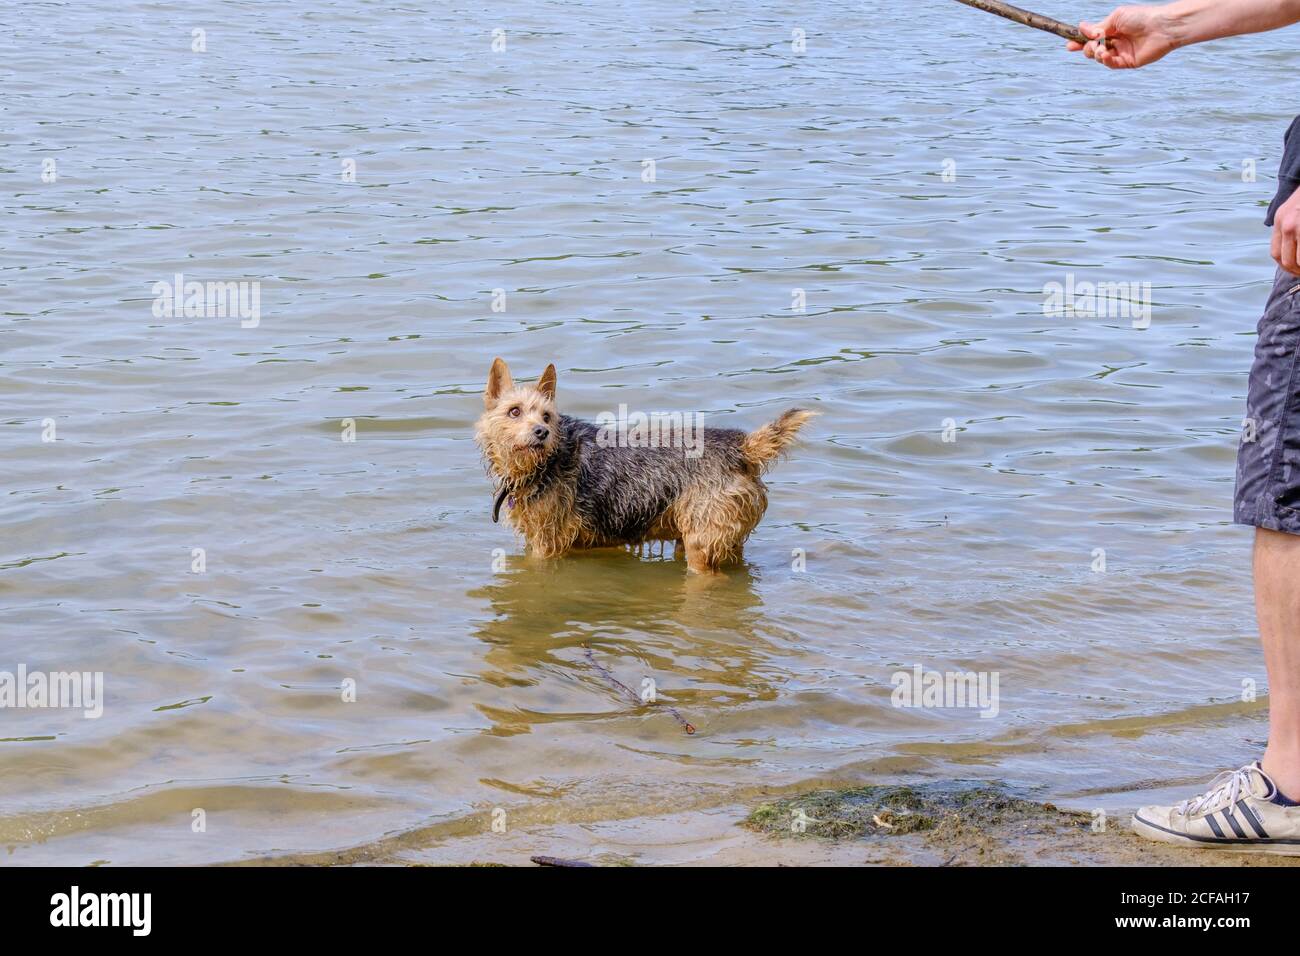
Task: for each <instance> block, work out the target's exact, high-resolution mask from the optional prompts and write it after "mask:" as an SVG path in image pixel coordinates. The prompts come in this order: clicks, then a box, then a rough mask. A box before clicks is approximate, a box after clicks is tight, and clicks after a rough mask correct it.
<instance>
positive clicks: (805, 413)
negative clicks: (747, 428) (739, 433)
mask: <svg viewBox="0 0 1300 956" xmlns="http://www.w3.org/2000/svg"><path fill="white" fill-rule="evenodd" d="M816 414H817V413H816V412H814V411H809V410H808V409H806V408H792V409H790V410H789V411H788V412H785V413H784V414H783V415H781V417H780V418H778V419H777V420H776V421H774V422H768V423H767V424H766V425H760V426H759V427H758V428H755V429H754V430H753V431H752V432H750V433H749V434H748V435H746V436H745V440H744V441H742V442H741V443H740V453H741V454H742V455H744V456H745V460H746V461H748V462H750V463H751V464H753V465H756V466H757V467H759V468H762V469H766V468H767V467H768V466H769V465H770V464H771V463H772V462H773V461H775V460H776V459H777V458H778V457H780V455H781V453H782V452H784V451H785V450H786V448H788V447H789V446H790V444H791V443H792V442H794V439H795V436H796V435H797V434H798V432H799V429H800V428H802V427H803V426H804V425H806V424H807V423H808V420H809V419H810V418H812V417H813V416H814V415H816Z"/></svg>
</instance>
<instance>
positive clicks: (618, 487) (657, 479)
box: [560, 415, 757, 544]
mask: <svg viewBox="0 0 1300 956" xmlns="http://www.w3.org/2000/svg"><path fill="white" fill-rule="evenodd" d="M560 420H561V422H562V430H561V439H560V441H561V443H562V447H565V446H570V445H571V446H572V447H574V448H578V449H579V458H580V462H581V466H580V468H579V469H578V474H577V479H578V493H577V497H576V501H575V503H576V505H577V510H578V513H579V514H580V515H581V516H582V518H583V521H584V524H587V525H588V526H589V527H591V528H592V529H593V530H595V531H596V533H597V534H599V535H600V536H601V537H604V538H608V539H610V540H617V541H619V542H621V543H626V544H635V543H637V542H639V541H644V540H647V538H648V537H649V532H650V530H651V529H652V528H653V527H654V525H655V522H656V521H657V520H658V519H659V517H660V516H661V515H662V514H663V513H664V512H665V511H667V510H668V507H669V506H670V505H671V504H672V503H673V502H674V501H676V500H677V499H678V498H680V497H681V495H682V492H683V491H685V490H686V488H687V486H688V485H690V484H692V483H697V482H698V483H701V484H712V485H717V484H722V483H723V481H724V479H725V477H726V475H728V474H733V473H738V472H739V473H750V474H754V475H755V476H756V475H757V472H756V470H755V466H754V464H753V463H752V462H750V461H748V460H747V459H746V458H745V456H744V455H743V454H741V445H742V444H743V443H744V441H745V437H746V436H745V432H742V431H740V430H739V429H736V428H705V429H702V430H701V431H702V434H703V440H702V443H701V449H702V454H701V455H700V456H699V457H698V458H689V457H687V456H686V454H685V453H684V451H683V449H682V447H681V443H680V438H681V436H679V435H676V434H672V433H670V432H669V430H668V429H666V428H665V430H664V433H665V437H666V438H668V439H669V441H668V443H667V444H668V447H660V448H619V447H601V446H600V445H599V444H598V443H597V436H598V434H599V432H600V429H599V428H597V427H596V426H595V425H593V424H591V423H590V422H584V421H581V420H579V419H576V418H571V417H570V416H568V415H563V416H561V419H560Z"/></svg>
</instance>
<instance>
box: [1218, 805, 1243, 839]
mask: <svg viewBox="0 0 1300 956" xmlns="http://www.w3.org/2000/svg"><path fill="white" fill-rule="evenodd" d="M1219 812H1220V813H1222V814H1223V819H1225V820H1227V821H1228V826H1230V827H1232V832H1233V833H1235V834H1237V836H1239V837H1245V835H1246V831H1245V830H1243V829H1242V828H1241V824H1240V823H1238V822H1237V818H1236V817H1234V816H1233V815H1232V809H1231V808H1230V807H1224V808H1223V809H1222V810H1220V811H1219Z"/></svg>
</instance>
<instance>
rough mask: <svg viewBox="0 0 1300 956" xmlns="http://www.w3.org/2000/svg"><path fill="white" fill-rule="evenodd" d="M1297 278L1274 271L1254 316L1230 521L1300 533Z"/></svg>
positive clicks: (1299, 313) (1299, 312)
mask: <svg viewBox="0 0 1300 956" xmlns="http://www.w3.org/2000/svg"><path fill="white" fill-rule="evenodd" d="M1298 356H1300V277H1298V276H1293V275H1291V273H1289V272H1285V271H1284V270H1282V269H1280V268H1279V269H1278V270H1277V277H1276V278H1275V279H1274V280H1273V291H1272V292H1270V293H1269V296H1268V304H1267V306H1265V308H1264V317H1263V318H1262V319H1260V320H1259V338H1258V339H1256V341H1255V364H1254V365H1253V366H1252V367H1251V369H1250V383H1249V385H1248V386H1247V389H1246V419H1245V421H1244V422H1243V423H1242V432H1241V444H1240V445H1239V446H1238V449H1237V494H1236V498H1235V500H1234V502H1233V515H1232V520H1233V521H1235V522H1237V523H1238V524H1253V525H1255V527H1257V528H1270V529H1272V530H1273V531H1285V532H1287V533H1288V534H1300V372H1298V371H1297V361H1296V360H1297V357H1298Z"/></svg>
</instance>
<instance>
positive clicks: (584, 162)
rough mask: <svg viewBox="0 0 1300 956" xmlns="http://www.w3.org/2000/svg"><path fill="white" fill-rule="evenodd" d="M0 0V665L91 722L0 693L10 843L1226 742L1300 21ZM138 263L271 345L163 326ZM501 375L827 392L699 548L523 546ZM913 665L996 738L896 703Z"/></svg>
mask: <svg viewBox="0 0 1300 956" xmlns="http://www.w3.org/2000/svg"><path fill="white" fill-rule="evenodd" d="M900 11H901V12H900ZM10 12H11V13H13V14H14V16H13V17H12V18H10V20H9V23H8V25H7V26H6V28H5V30H4V31H3V34H2V35H0V80H2V83H3V88H4V91H5V92H4V96H3V99H2V100H0V118H2V121H0V138H2V139H3V146H4V148H3V151H2V152H0V184H2V188H3V194H4V205H3V216H2V217H0V247H2V248H3V261H2V262H0V287H2V288H3V293H4V305H3V316H2V317H0V461H2V462H3V472H2V473H0V502H2V505H0V507H2V509H3V510H2V511H0V522H2V523H0V528H2V529H3V530H2V532H0V652H2V653H0V670H3V671H8V672H16V670H17V669H18V668H19V667H20V666H22V667H25V668H26V669H27V671H28V672H43V673H49V672H60V671H78V672H91V673H95V672H99V673H102V675H103V682H104V702H103V713H102V716H100V717H98V718H97V719H88V718H86V717H85V716H83V714H82V712H81V711H80V710H73V709H69V708H63V709H17V708H7V709H0V738H2V740H0V846H3V847H4V848H5V853H4V856H3V859H4V860H5V861H6V862H8V863H11V864H35V863H74V864H87V863H95V862H99V863H113V864H128V863H145V862H160V863H204V862H217V861H237V860H256V859H263V858H267V857H272V856H285V855H293V857H294V858H296V859H307V860H312V861H329V860H333V859H338V860H362V861H380V862H383V861H394V860H404V861H419V860H424V861H436V862H470V861H472V860H491V859H500V860H504V861H507V862H510V861H517V860H519V859H521V858H526V856H527V853H528V851H529V850H530V849H531V848H534V847H536V846H538V845H539V841H541V840H542V836H540V835H541V834H547V836H546V840H548V841H550V842H549V843H548V844H547V845H548V846H555V845H556V843H557V838H556V837H555V835H556V834H563V835H564V836H563V839H560V840H558V843H559V844H560V846H561V849H565V850H567V851H568V852H566V853H565V854H564V855H569V856H583V857H599V856H600V855H601V854H609V855H613V856H622V857H627V858H631V859H634V860H636V861H638V862H642V863H654V862H661V861H666V860H672V861H692V860H696V861H698V860H707V859H710V857H711V854H712V852H713V847H714V846H715V845H716V844H717V842H718V839H720V838H715V837H714V836H709V835H707V834H706V835H704V836H700V835H699V834H697V833H695V831H693V830H691V828H690V826H689V825H688V824H683V823H682V821H690V820H692V819H698V820H709V821H714V822H715V823H716V824H717V827H716V828H715V830H716V832H723V831H725V829H726V828H729V827H731V825H732V823H733V822H734V820H735V819H738V818H739V814H740V813H743V808H744V807H745V806H747V805H751V804H752V803H753V802H754V801H755V800H757V799H759V797H760V796H761V795H762V794H764V793H771V792H775V791H777V790H797V789H802V788H808V787H814V786H820V785H827V784H834V783H841V784H850V783H863V782H884V781H899V780H917V781H919V780H952V779H984V780H1000V781H1004V782H1006V783H1007V784H1009V785H1011V786H1013V787H1015V788H1016V789H1017V790H1019V791H1021V792H1024V793H1027V794H1031V795H1037V796H1039V797H1043V798H1049V797H1050V798H1051V799H1055V800H1060V801H1064V802H1066V803H1073V804H1076V805H1079V806H1082V807H1091V806H1102V807H1111V808H1114V809H1115V810H1116V812H1120V811H1122V810H1123V809H1124V808H1131V807H1132V806H1134V805H1136V804H1137V803H1138V802H1140V800H1144V799H1145V793H1144V794H1143V795H1141V796H1139V795H1135V793H1134V791H1135V790H1139V789H1142V788H1150V787H1166V786H1167V787H1170V788H1173V790H1174V791H1177V792H1178V793H1179V794H1180V795H1183V796H1186V795H1190V792H1191V790H1192V789H1193V788H1194V786H1195V784H1197V783H1198V782H1199V781H1202V780H1204V779H1206V778H1208V777H1209V776H1210V775H1212V774H1213V773H1214V772H1216V771H1218V770H1221V769H1226V768H1228V767H1232V766H1237V765H1239V764H1241V763H1243V762H1245V761H1246V760H1249V759H1253V758H1254V757H1256V756H1258V755H1259V753H1261V752H1262V748H1263V741H1264V737H1265V733H1266V723H1265V719H1264V714H1265V707H1266V701H1267V697H1266V685H1265V679H1264V671H1263V661H1262V657H1261V654H1260V652H1259V649H1258V645H1257V641H1256V636H1255V627H1254V621H1253V616H1252V615H1253V612H1252V606H1251V591H1250V579H1249V543H1250V537H1251V535H1250V531H1249V529H1245V528H1241V527H1236V526H1233V525H1232V524H1230V516H1231V495H1232V479H1233V465H1234V458H1235V446H1236V442H1237V440H1238V434H1239V430H1240V426H1241V419H1242V415H1243V411H1244V393H1245V384H1246V372H1247V369H1248V367H1249V363H1250V357H1251V349H1252V343H1253V339H1254V328H1255V322H1256V320H1257V318H1258V316H1259V313H1260V310H1261V307H1262V304H1263V299H1264V296H1265V295H1266V294H1267V291H1268V288H1269V285H1270V281H1271V278H1272V274H1273V264H1272V262H1271V261H1270V259H1269V257H1268V238H1269V237H1268V231H1267V229H1266V228H1265V227H1264V226H1263V225H1262V219H1263V215H1264V209H1265V206H1266V205H1267V203H1268V201H1269V199H1270V197H1271V194H1272V190H1273V185H1274V183H1273V176H1274V174H1275V172H1276V167H1277V162H1278V159H1279V155H1280V149H1281V135H1282V132H1283V131H1284V129H1285V128H1286V125H1287V123H1288V122H1289V121H1290V118H1291V115H1292V113H1293V112H1294V111H1295V109H1296V107H1295V105H1294V104H1295V103H1296V102H1298V101H1300V97H1297V90H1298V87H1300V78H1298V77H1297V76H1296V74H1295V71H1294V68H1293V67H1294V51H1293V49H1292V43H1291V42H1290V41H1293V40H1294V33H1275V34H1272V35H1267V36H1261V37H1253V38H1246V39H1238V40H1233V41H1225V42H1222V43H1219V44H1215V45H1210V46H1204V47H1199V48H1195V49H1191V50H1186V51H1181V52H1179V53H1176V54H1175V55H1173V56H1172V57H1171V58H1169V59H1168V60H1166V61H1164V62H1162V63H1160V64H1158V65H1157V66H1155V67H1152V68H1150V69H1147V70H1143V71H1137V72H1130V73H1115V72H1110V71H1106V70H1104V69H1102V68H1100V67H1098V66H1097V65H1096V64H1093V63H1091V62H1088V61H1085V60H1083V59H1081V58H1077V57H1070V56H1067V55H1066V54H1065V52H1064V50H1063V48H1062V47H1063V44H1062V43H1061V42H1060V41H1058V40H1057V39H1056V38H1054V37H1050V36H1047V35H1045V34H1039V33H1036V32H1034V31H1030V30H1027V29H1025V28H1022V27H1017V26H1013V25H1010V24H1005V23H1003V22H1001V21H998V20H995V19H994V18H992V17H989V16H987V15H985V14H981V13H978V12H976V11H973V10H969V9H967V8H964V7H961V6H959V5H957V4H955V3H949V2H939V0H929V2H924V3H916V4H906V5H892V4H884V3H880V2H872V3H865V4H864V3H840V2H819V3H815V4H811V5H807V6H806V7H805V8H804V9H802V10H800V11H798V12H791V10H790V8H789V6H788V5H786V4H776V3H766V2H759V3H756V4H748V5H745V6H744V7H743V8H738V7H735V6H734V5H726V4H695V5H691V6H688V7H684V8H683V7H671V6H669V7H665V6H663V5H661V4H651V3H644V2H624V3H617V4H606V3H592V2H564V3H561V2H528V3H524V4H504V3H492V2H488V3H477V4H461V3H453V4H450V5H447V6H439V7H438V8H437V9H436V10H435V9H430V8H425V7H421V6H420V5H416V4H410V5H391V4H387V3H363V4H344V3H338V2H333V0H324V2H321V3H316V4H310V5H301V4H292V3H287V2H284V0H271V2H256V3H252V2H249V3H223V4H214V3H208V2H203V3H193V4H186V5H164V4H153V3H132V2H127V3H120V2H119V3H113V4H108V3H92V4H47V3H34V4H26V5H24V6H23V7H22V9H21V10H18V8H17V7H14V6H12V5H11V10H10ZM1043 12H1047V13H1055V14H1056V15H1058V16H1061V17H1063V18H1066V19H1070V18H1072V17H1074V16H1077V14H1078V12H1079V11H1077V10H1073V9H1070V8H1069V7H1068V6H1066V5H1062V4H1059V3H1051V4H1045V5H1043ZM1092 12H1097V11H1092ZM195 29H202V30H203V31H205V32H204V33H202V34H199V35H198V37H197V38H196V36H195V34H194V33H193V31H194V30H195ZM494 30H503V31H504V34H498V35H497V38H496V46H497V47H500V46H501V39H502V38H503V39H504V49H495V50H494V33H493V31H494ZM797 30H802V31H804V36H805V37H806V49H805V50H804V51H803V52H798V51H796V50H795V49H794V47H795V46H796V45H798V35H796V33H795V31H797ZM194 46H200V47H204V46H205V47H206V48H205V49H201V50H199V51H195V50H194V49H193V47H194ZM47 160H53V161H54V162H53V165H51V164H49V163H47V162H46V161H47ZM647 161H653V165H651V164H650V163H648V162H647ZM1246 161H1254V162H1255V163H1256V164H1257V167H1256V171H1257V172H1256V177H1255V179H1254V181H1249V180H1250V179H1251V177H1250V176H1249V175H1246V176H1243V162H1246ZM177 274H181V275H183V276H184V279H185V280H197V281H202V282H207V281H214V282H248V283H258V285H257V286H256V287H255V288H256V290H257V294H258V295H259V296H260V300H259V312H258V315H257V317H256V319H257V321H256V323H255V324H254V322H253V321H252V320H251V318H250V319H249V320H248V321H241V319H240V317H238V316H219V315H210V314H204V315H190V314H186V313H185V312H184V310H182V314H172V315H170V316H168V315H166V314H165V310H163V311H164V314H162V315H158V314H155V298H156V296H157V295H159V294H160V293H158V292H157V291H156V288H158V287H156V286H155V284H156V283H160V282H168V283H170V282H173V281H174V279H173V277H174V276H175V275H177ZM1071 277H1072V278H1071ZM1067 281H1073V282H1076V283H1078V282H1084V281H1086V282H1097V281H1101V282H1108V283H1109V282H1115V283H1136V284H1138V285H1137V286H1136V288H1137V289H1139V290H1140V289H1142V288H1143V285H1142V284H1145V283H1149V284H1150V303H1151V308H1150V324H1149V327H1146V328H1141V327H1135V323H1134V319H1133V318H1131V317H1130V316H1128V315H1124V314H1116V313H1115V312H1114V311H1112V312H1111V313H1107V312H1106V311H1105V310H1103V313H1102V314H1098V315H1087V314H1082V315H1081V314H1073V315H1061V314H1054V315H1048V314H1045V312H1044V301H1045V296H1044V288H1045V286H1046V285H1048V284H1049V283H1053V282H1060V283H1062V284H1065V283H1066V282H1067ZM246 288H253V287H251V286H250V287H246ZM497 290H504V291H503V294H502V293H499V292H498V291H497ZM799 290H802V293H800V291H799ZM800 296H802V299H803V302H804V304H803V310H802V311H800V310H799V309H798V308H797V307H796V306H798V304H799V303H798V300H799V298H800ZM502 307H503V308H502ZM1144 324H1145V323H1144V322H1142V321H1140V320H1139V321H1138V322H1137V325H1138V326H1141V325H1144ZM496 355H501V356H503V357H505V358H506V359H507V360H508V361H509V362H510V363H511V366H512V368H513V369H514V371H515V373H516V375H517V376H520V377H524V378H529V377H534V376H536V375H538V374H539V373H540V371H541V370H542V368H544V367H545V365H546V363H548V362H554V363H555V364H556V365H557V367H558V368H559V396H560V402H561V406H562V408H563V409H564V410H565V411H566V412H568V413H570V414H575V415H580V416H583V417H588V418H592V417H594V416H596V415H597V414H599V413H600V412H602V411H616V410H617V409H618V407H619V405H620V404H626V405H628V406H629V408H631V409H640V410H647V411H650V410H665V411H673V410H675V411H684V412H698V413H701V414H703V415H704V416H705V418H706V421H707V423H708V424H711V425H719V426H735V427H744V428H751V427H754V426H757V425H758V424H760V423H761V422H763V421H766V420H768V419H770V418H772V417H774V416H775V415H776V414H778V413H779V412H780V411H782V410H784V409H785V408H787V407H790V406H792V405H796V404H798V405H805V406H808V407H812V408H816V409H818V410H819V411H820V412H821V416H820V417H819V418H818V419H816V420H815V421H814V423H813V424H812V425H811V426H810V427H809V428H808V429H806V431H805V440H804V441H803V442H802V443H801V444H800V445H799V446H798V447H797V449H796V450H795V452H794V454H793V455H792V457H791V458H790V459H789V460H787V461H785V462H784V463H782V464H780V465H779V466H778V467H777V468H776V469H775V470H774V471H773V473H772V475H771V478H770V486H771V495H770V496H771V507H770V509H769V511H768V513H767V517H766V518H765V520H764V521H763V523H762V524H761V525H760V526H759V528H758V530H757V531H756V533H755V534H754V536H753V537H752V539H751V540H750V543H749V545H748V548H747V552H746V564H745V566H744V567H743V568H740V569H733V570H732V571H731V572H730V574H729V575H728V577H726V578H725V579H723V580H720V581H717V582H711V583H709V582H702V581H701V580H700V579H698V578H692V579H688V577H687V575H686V574H685V572H684V569H683V566H682V564H681V563H680V562H675V561H674V560H672V557H671V551H670V553H669V555H668V556H666V557H663V558H660V557H659V556H658V555H657V554H656V555H655V556H653V557H652V556H637V555H634V554H625V553H612V554H611V553H601V554H589V555H584V556H576V557H573V558H569V559H565V560H561V561H555V562H535V561H529V560H527V559H525V558H524V557H523V554H522V548H521V546H520V543H519V542H518V541H516V540H515V539H514V538H513V537H512V536H511V534H510V532H509V530H508V529H507V528H506V526H505V525H504V524H502V525H494V524H493V523H492V521H491V519H490V511H491V504H492V486H491V483H490V482H489V481H488V480H487V478H486V477H485V475H484V472H483V468H482V465H481V463H480V460H479V455H478V451H477V449H476V448H475V445H474V442H473V422H474V420H475V418H476V417H477V415H478V414H479V411H480V409H481V407H482V403H481V392H482V389H483V384H484V381H485V378H486V375H487V370H488V366H489V364H490V362H491V360H492V358H493V357H494V356H496ZM349 420H350V422H351V424H350V426H349V424H348V422H349ZM351 429H354V432H353V431H351ZM353 435H354V437H355V440H354V441H347V440H345V438H348V437H353ZM46 439H53V440H46ZM945 439H954V440H945ZM200 549H201V550H200ZM503 554H504V557H502V555H503ZM801 556H802V558H801ZM1103 563H1104V570H1102V566H1103ZM801 565H802V567H801ZM196 569H197V570H196ZM589 655H590V656H589ZM597 665H598V666H597ZM916 665H920V666H921V667H922V668H923V669H925V670H926V671H976V672H980V673H983V674H985V675H994V674H996V676H997V679H998V682H999V684H998V686H999V698H998V711H997V714H996V715H995V716H990V717H981V716H980V714H979V712H978V711H976V710H974V709H970V708H967V709H957V708H917V709H909V708H898V707H894V706H892V704H891V692H892V690H893V683H892V677H893V675H894V674H896V673H898V672H900V671H910V670H911V669H912V668H913V667H914V666H916ZM601 668H604V669H606V670H607V671H608V672H609V674H612V675H614V676H615V677H616V678H617V679H618V680H620V681H621V682H623V683H625V684H627V685H628V686H629V687H632V688H634V689H635V688H640V687H641V684H642V680H643V679H645V678H650V679H652V680H653V681H654V682H655V684H656V685H657V687H658V691H659V695H660V704H659V705H657V706H646V707H637V706H634V705H633V704H632V703H631V702H630V701H629V700H628V699H627V697H626V696H625V695H624V694H622V693H621V692H620V691H619V690H618V689H617V688H616V687H614V686H613V685H612V684H611V683H610V681H609V680H608V679H607V678H606V677H605V676H604V674H603V673H602V670H601ZM1248 681H1255V682H1257V684H1258V695H1259V696H1258V700H1255V701H1253V702H1252V701H1249V700H1247V701H1243V699H1242V698H1243V682H1248ZM1246 686H1248V685H1246ZM344 687H347V688H351V689H352V690H351V691H350V692H345V691H344V690H343V688H344ZM1247 696H1248V695H1247ZM353 697H355V699H352V698H353ZM345 698H346V699H345ZM664 704H671V705H672V706H673V707H675V708H676V709H677V710H678V711H679V712H680V713H681V715H682V716H683V717H684V718H685V719H686V720H689V721H690V722H691V723H692V724H693V725H694V726H695V727H696V728H697V732H696V733H695V734H694V735H687V734H685V733H684V732H683V730H682V728H681V726H680V725H679V723H678V722H677V721H676V720H675V719H674V717H673V716H672V714H671V713H670V712H669V711H668V710H667V709H666V707H664V706H663V705H664ZM1184 791H1185V792H1184ZM1171 792H1172V791H1171ZM665 817H671V818H672V819H673V820H675V821H677V822H676V823H673V824H664V825H662V826H659V825H655V824H653V823H647V822H646V821H653V820H655V819H658V818H665ZM494 820H498V821H499V822H500V826H498V830H500V829H502V828H504V829H505V832H504V833H493V831H492V823H493V821H494ZM705 829H708V828H707V827H706V828H705ZM633 832H634V833H635V834H636V839H635V846H632V845H631V843H629V842H627V841H625V840H623V836H621V835H623V834H628V833H633ZM710 832H714V831H710ZM494 840H495V841H496V842H494ZM620 841H623V842H620ZM684 843H689V846H688V847H687V848H685V849H683V844H684Z"/></svg>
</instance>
